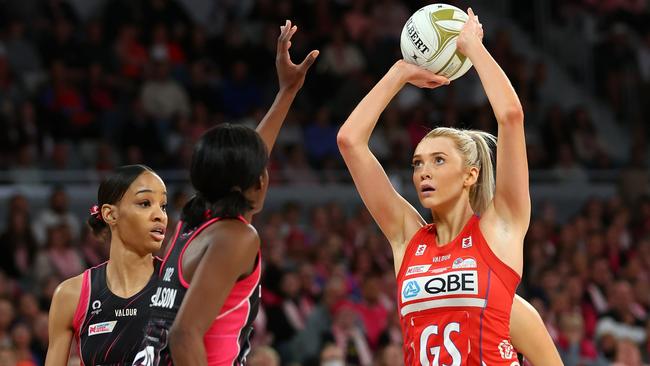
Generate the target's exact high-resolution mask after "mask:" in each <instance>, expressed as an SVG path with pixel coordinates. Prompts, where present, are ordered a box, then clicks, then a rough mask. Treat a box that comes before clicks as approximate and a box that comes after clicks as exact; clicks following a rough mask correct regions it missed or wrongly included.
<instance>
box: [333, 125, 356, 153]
mask: <svg viewBox="0 0 650 366" xmlns="http://www.w3.org/2000/svg"><path fill="white" fill-rule="evenodd" d="M336 144H337V145H338V146H339V150H341V151H345V150H348V149H350V148H351V147H352V146H354V140H353V138H352V136H350V134H349V133H348V132H346V131H345V130H344V129H343V128H341V129H340V130H339V133H338V134H337V135H336Z"/></svg>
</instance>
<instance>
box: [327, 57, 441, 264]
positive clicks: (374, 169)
mask: <svg viewBox="0 0 650 366" xmlns="http://www.w3.org/2000/svg"><path fill="white" fill-rule="evenodd" d="M407 82H409V83H412V84H414V85H416V86H419V87H425V88H435V87H438V86H440V85H443V84H448V83H449V81H448V80H447V79H446V78H444V77H442V76H438V75H435V74H433V73H431V72H429V71H426V70H424V69H422V68H419V67H417V66H415V65H411V64H408V63H406V62H404V61H402V60H400V61H398V62H397V63H395V65H393V67H391V69H390V70H389V71H388V73H386V75H384V77H383V78H382V79H381V80H380V81H379V82H378V83H377V85H375V87H374V88H372V90H371V91H370V92H369V93H368V95H366V96H365V97H364V98H363V100H361V102H360V103H359V104H358V105H357V107H356V108H355V109H354V111H352V113H351V114H350V116H349V117H348V119H347V120H346V121H345V123H344V124H343V126H342V127H341V129H340V131H339V133H338V137H337V142H338V145H339V149H340V151H341V155H342V156H343V159H344V160H345V164H346V165H347V167H348V169H349V170H350V174H351V175H352V179H353V180H354V184H355V185H356V187H357V190H358V191H359V194H360V195H361V199H362V200H363V202H364V204H365V205H366V207H367V208H368V210H369V211H370V214H371V215H372V217H373V218H374V219H375V221H376V222H377V224H378V225H379V227H380V228H381V230H382V232H383V233H384V235H385V236H386V238H387V239H388V240H389V242H390V243H391V246H392V247H393V252H394V253H395V254H396V255H397V254H399V253H400V252H401V250H402V249H403V247H404V244H405V241H406V240H408V239H409V238H410V237H411V235H413V234H414V233H415V231H417V230H418V228H419V227H420V226H422V225H423V224H424V220H423V219H422V217H421V216H420V215H419V214H418V212H417V211H416V210H415V209H414V208H413V207H412V206H411V205H410V204H409V203H408V202H407V201H406V200H405V199H404V198H402V197H401V196H400V195H399V194H398V193H397V191H395V189H394V188H393V186H392V185H391V183H390V181H389V179H388V177H387V176H386V172H384V169H383V168H382V166H381V165H380V164H379V161H377V158H375V156H374V155H373V154H372V152H371V151H370V149H369V147H368V140H369V139H370V135H371V134H372V130H373V129H374V128H375V125H376V124H377V120H378V119H379V116H380V114H381V113H382V112H383V111H384V109H385V108H386V106H387V105H388V103H389V102H390V101H391V99H393V97H394V96H395V94H397V92H399V91H400V90H401V89H402V87H403V86H404V85H405V84H406V83H407ZM402 254H403V253H402ZM400 262H401V258H397V257H396V258H395V264H396V267H397V268H399V264H398V263H400Z"/></svg>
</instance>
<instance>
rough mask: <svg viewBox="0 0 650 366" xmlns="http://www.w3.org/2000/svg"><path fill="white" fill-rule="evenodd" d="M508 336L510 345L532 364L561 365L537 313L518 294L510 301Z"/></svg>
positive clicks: (542, 365) (538, 365) (536, 365)
mask: <svg viewBox="0 0 650 366" xmlns="http://www.w3.org/2000/svg"><path fill="white" fill-rule="evenodd" d="M510 338H511V339H512V345H513V346H514V347H515V348H516V349H517V350H518V351H519V352H521V353H523V354H524V356H525V357H526V359H527V360H529V361H530V362H531V363H532V364H533V365H535V366H558V365H563V363H562V359H561V358H560V354H559V353H558V351H557V348H556V347H555V344H554V343H553V340H552V339H551V336H550V335H549V334H548V331H547V330H546V326H545V325H544V322H543V321H542V318H541V317H540V316H539V313H538V312H537V310H535V308H534V307H533V306H532V305H531V304H529V303H528V302H527V301H526V300H524V299H523V298H521V297H519V295H515V298H514V301H513V303H512V312H511V313H510Z"/></svg>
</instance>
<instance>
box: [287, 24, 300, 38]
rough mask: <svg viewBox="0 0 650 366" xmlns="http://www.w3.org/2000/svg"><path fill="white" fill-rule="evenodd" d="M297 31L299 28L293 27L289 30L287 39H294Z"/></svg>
mask: <svg viewBox="0 0 650 366" xmlns="http://www.w3.org/2000/svg"><path fill="white" fill-rule="evenodd" d="M297 30H298V26H296V25H294V26H293V27H291V28H290V29H289V32H287V33H288V34H287V38H289V39H291V37H293V35H294V34H295V33H296V31H297Z"/></svg>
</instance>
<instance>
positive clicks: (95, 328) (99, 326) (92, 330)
mask: <svg viewBox="0 0 650 366" xmlns="http://www.w3.org/2000/svg"><path fill="white" fill-rule="evenodd" d="M115 324H117V320H113V321H110V322H103V323H96V324H91V325H89V326H88V336H91V335H95V334H104V333H111V332H112V331H113V329H114V328H115Z"/></svg>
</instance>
